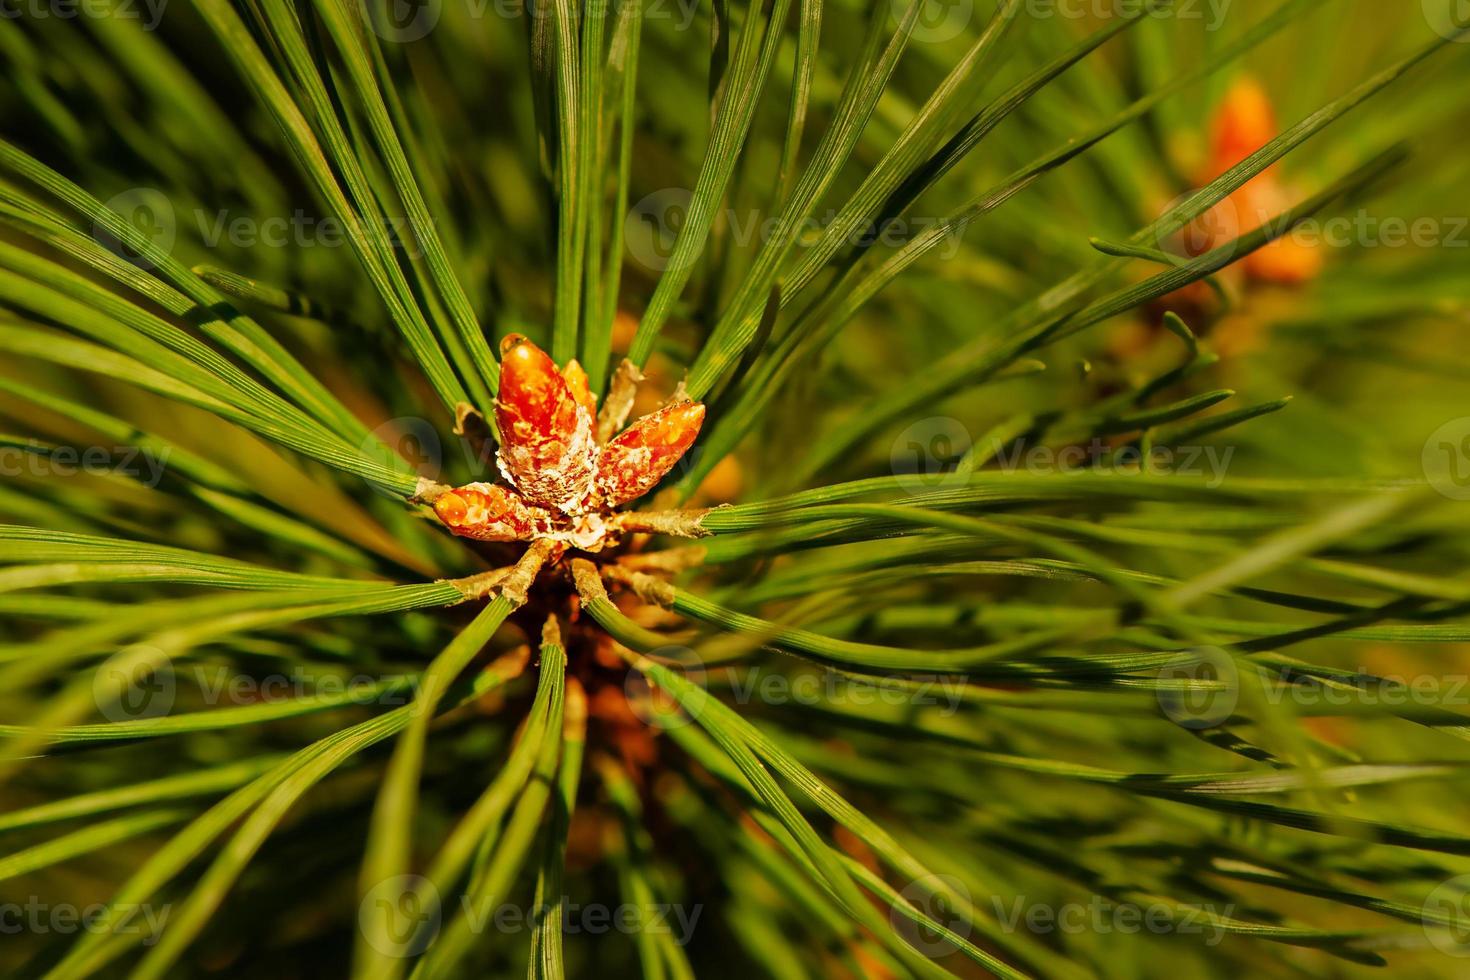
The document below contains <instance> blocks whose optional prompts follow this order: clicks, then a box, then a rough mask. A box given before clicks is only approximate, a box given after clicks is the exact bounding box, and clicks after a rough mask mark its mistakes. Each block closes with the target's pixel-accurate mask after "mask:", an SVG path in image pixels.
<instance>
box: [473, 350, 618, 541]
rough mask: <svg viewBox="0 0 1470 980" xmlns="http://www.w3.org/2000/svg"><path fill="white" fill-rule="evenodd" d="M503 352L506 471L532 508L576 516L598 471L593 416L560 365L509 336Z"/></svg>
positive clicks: (498, 409) (502, 456)
mask: <svg viewBox="0 0 1470 980" xmlns="http://www.w3.org/2000/svg"><path fill="white" fill-rule="evenodd" d="M500 354H501V373H500V395H499V397H498V398H496V400H495V423H496V425H497V426H498V427H499V429H500V453H499V456H498V461H499V466H500V472H501V474H502V475H503V476H504V477H505V479H506V480H507V481H508V482H509V483H510V484H511V486H513V487H515V489H516V490H517V491H518V492H519V493H520V495H521V497H522V498H523V499H524V500H525V502H526V503H528V504H530V505H531V506H533V507H546V508H550V509H555V510H560V511H563V512H565V513H576V512H578V511H579V510H580V509H581V508H582V505H583V503H584V502H585V501H586V499H587V494H588V492H589V491H590V490H591V488H592V477H593V474H594V473H595V472H596V467H597V444H596V442H595V441H594V439H593V434H592V414H591V413H590V412H589V411H588V410H587V409H586V408H584V407H583V406H582V405H581V404H579V403H578V400H577V398H576V397H575V396H574V395H573V393H572V389H571V387H570V386H569V385H568V384H567V379H566V378H565V377H563V376H562V374H561V373H560V372H559V371H557V369H556V364H555V362H553V361H552V360H551V358H550V357H549V356H548V355H547V354H546V352H545V351H543V350H542V349H541V348H539V347H537V346H536V345H535V344H533V343H531V342H530V341H529V340H527V339H526V338H525V337H522V336H520V335H519V334H511V335H510V336H508V337H506V338H505V340H504V341H502V342H501V345H500ZM577 370H578V372H580V370H581V369H580V368H578V369H577ZM582 387H583V388H585V387H586V383H585V380H584V381H583V382H582ZM587 398H588V399H589V400H590V398H591V393H590V392H588V394H587Z"/></svg>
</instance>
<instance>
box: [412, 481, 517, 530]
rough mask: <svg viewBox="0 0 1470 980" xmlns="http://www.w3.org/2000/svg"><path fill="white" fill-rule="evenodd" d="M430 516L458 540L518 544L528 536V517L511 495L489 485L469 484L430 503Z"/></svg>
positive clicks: (504, 490)
mask: <svg viewBox="0 0 1470 980" xmlns="http://www.w3.org/2000/svg"><path fill="white" fill-rule="evenodd" d="M434 513H435V514H437V515H438V516H439V520H441V521H443V522H444V526H445V527H447V528H449V530H451V531H453V532H454V533H455V534H457V535H459V536H460V537H462V538H474V539H476V540H477V541H520V540H525V539H526V538H527V537H528V536H529V535H530V533H531V513H530V512H529V511H528V510H527V509H526V505H525V503H524V502H523V501H522V500H521V498H520V497H518V496H516V495H515V493H514V492H512V491H510V490H507V489H506V488H505V487H497V486H493V485H491V484H489V483H471V484H469V485H468V486H463V487H460V488H459V489H457V490H450V491H449V492H448V493H446V494H444V495H443V496H441V497H440V498H439V499H438V500H435V501H434Z"/></svg>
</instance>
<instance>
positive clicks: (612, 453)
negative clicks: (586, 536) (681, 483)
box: [597, 401, 704, 507]
mask: <svg viewBox="0 0 1470 980" xmlns="http://www.w3.org/2000/svg"><path fill="white" fill-rule="evenodd" d="M703 424H704V406H703V405H701V404H700V403H699V402H691V401H684V402H678V403H677V404H674V405H668V406H665V407H664V408H661V409H659V410H658V411H656V412H654V413H652V414H651V415H645V416H643V418H641V419H639V420H638V421H637V422H634V423H633V424H632V425H630V426H628V428H627V429H625V430H623V433H622V434H621V435H619V436H618V437H617V438H615V439H613V440H612V441H611V442H609V443H608V444H607V445H606V446H605V447H603V450H602V456H601V458H600V459H599V460H598V463H597V497H598V500H599V502H600V503H601V504H602V505H603V506H604V507H616V506H617V505H618V504H621V503H624V502H626V501H629V500H633V499H635V498H637V497H641V496H643V495H644V494H645V493H647V492H648V491H650V490H652V489H653V488H654V487H655V486H657V485H658V481H660V480H662V479H663V478H664V475H665V474H667V473H668V472H669V470H671V469H673V468H674V464H675V463H677V462H678V461H679V460H680V459H681V458H682V457H683V455H684V454H685V453H686V452H688V451H689V447H690V446H692V445H694V440H695V439H696V438H697V437H698V436H699V427H700V426H701V425H703Z"/></svg>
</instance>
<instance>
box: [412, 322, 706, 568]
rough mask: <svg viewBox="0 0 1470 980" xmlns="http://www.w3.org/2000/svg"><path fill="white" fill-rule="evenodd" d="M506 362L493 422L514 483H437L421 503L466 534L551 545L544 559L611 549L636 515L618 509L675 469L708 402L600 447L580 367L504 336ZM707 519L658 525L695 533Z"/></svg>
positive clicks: (641, 423)
mask: <svg viewBox="0 0 1470 980" xmlns="http://www.w3.org/2000/svg"><path fill="white" fill-rule="evenodd" d="M501 356H502V361H501V374H500V395H499V397H498V398H497V399H496V402H495V421H496V424H497V426H498V427H499V429H500V437H501V445H500V452H499V457H498V461H499V465H500V471H501V473H502V474H503V475H504V476H505V478H506V481H507V482H508V483H509V484H510V486H495V485H492V484H488V483H471V484H469V485H468V486H464V487H460V488H459V489H457V490H450V489H448V488H441V487H438V486H434V487H432V490H433V491H434V493H433V495H430V494H429V493H428V492H427V491H426V492H425V493H423V494H422V495H421V497H422V499H423V500H424V501H425V502H429V501H432V502H433V505H434V512H435V513H436V514H437V515H438V516H439V520H441V521H442V522H443V523H444V525H445V526H446V527H448V528H449V529H450V530H451V531H453V532H454V533H455V534H457V535H459V536H461V537H466V538H475V539H477V540H480V541H536V542H540V543H542V544H544V545H547V546H548V547H553V548H554V550H553V552H551V553H550V555H549V556H548V559H547V560H548V561H553V562H554V561H555V560H557V559H558V558H559V557H560V555H561V553H562V551H564V550H565V549H566V548H576V549H578V550H580V551H586V552H598V551H602V550H604V549H606V548H609V547H615V546H616V545H617V544H618V543H619V542H620V541H621V539H622V536H623V533H624V531H625V525H627V522H628V521H629V520H634V519H636V517H637V516H638V515H615V514H613V513H612V512H611V511H612V508H614V507H616V506H617V505H619V504H622V503H626V502H627V501H629V500H632V499H634V498H636V497H641V496H643V495H644V494H645V493H647V492H648V491H650V490H652V489H653V488H654V487H655V486H656V485H657V484H658V482H659V480H661V479H663V477H664V476H665V475H666V474H667V473H668V472H669V470H671V469H673V467H674V464H675V463H677V462H678V461H679V458H680V457H682V456H683V455H684V454H685V453H686V452H688V450H689V447H690V446H692V445H693V444H694V440H695V438H696V437H697V436H698V435H699V428H700V425H701V424H703V422H704V406H703V405H701V404H699V403H698V402H692V401H689V400H688V399H680V400H679V401H676V402H675V403H674V404H672V405H668V406H666V407H665V408H662V409H660V410H658V411H656V412H653V413H652V414H650V415H646V416H644V417H643V418H641V419H639V420H638V421H636V422H634V423H633V424H632V425H631V426H629V427H628V428H627V429H626V430H625V431H624V432H623V433H622V434H621V435H619V436H618V437H617V438H615V439H613V440H612V441H611V442H609V443H608V444H607V446H606V447H603V448H599V447H598V445H597V440H596V438H595V436H594V433H593V421H592V420H593V417H594V413H595V410H596V408H597V402H596V399H595V398H594V396H593V394H592V390H591V387H590V386H589V384H588V381H587V373H586V372H585V371H583V370H582V367H581V365H580V364H578V363H577V362H576V361H569V362H568V363H567V365H566V367H565V368H564V369H563V370H560V371H559V370H557V366H556V364H555V362H553V361H552V359H551V358H550V357H549V356H547V354H546V353H545V352H544V351H542V350H541V348H539V347H537V346H536V345H535V344H533V343H531V342H530V341H529V340H527V339H526V338H524V337H521V336H518V335H512V336H509V337H507V338H506V339H505V341H504V342H503V343H502V344H501ZM609 400H612V399H611V398H610V399H609ZM616 424H617V423H616V422H615V421H614V422H613V423H612V425H616ZM609 427H611V426H609ZM703 513H704V512H703V511H700V512H691V513H690V514H689V515H688V519H687V520H686V521H684V522H682V523H678V522H674V523H671V522H669V521H668V520H667V519H665V520H664V521H662V522H655V525H654V527H656V529H657V530H662V531H666V532H668V533H685V534H693V533H697V531H698V527H697V522H698V518H699V517H701V516H702V515H703ZM665 518H667V515H665ZM691 521H692V522H693V523H690V522H691ZM691 529H692V530H691Z"/></svg>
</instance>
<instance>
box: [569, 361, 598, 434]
mask: <svg viewBox="0 0 1470 980" xmlns="http://www.w3.org/2000/svg"><path fill="white" fill-rule="evenodd" d="M561 376H562V378H563V379H565V381H566V383H567V387H568V388H570V389H571V390H572V398H573V399H574V400H575V401H576V403H577V404H578V405H581V406H582V407H583V408H585V409H587V414H588V415H590V416H592V417H593V418H594V419H595V418H596V417H597V398H596V397H595V396H594V395H593V394H592V385H591V383H590V382H589V381H588V380H587V372H586V371H584V370H582V365H581V363H580V362H578V360H577V359H576V358H575V357H574V358H572V359H571V360H570V361H567V366H566V367H564V368H562V369H561Z"/></svg>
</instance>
